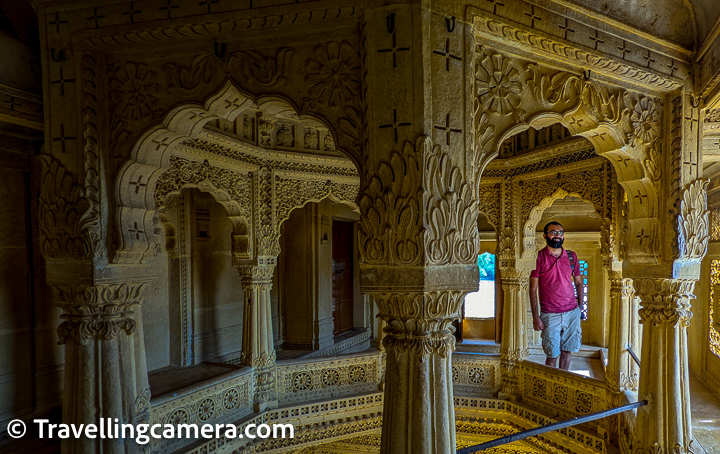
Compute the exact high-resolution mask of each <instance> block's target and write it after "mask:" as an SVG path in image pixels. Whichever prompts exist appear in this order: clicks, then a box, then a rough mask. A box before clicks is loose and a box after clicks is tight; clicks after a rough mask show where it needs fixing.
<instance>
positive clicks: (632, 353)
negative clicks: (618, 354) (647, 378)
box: [627, 345, 640, 367]
mask: <svg viewBox="0 0 720 454" xmlns="http://www.w3.org/2000/svg"><path fill="white" fill-rule="evenodd" d="M627 351H628V353H630V356H632V359H633V360H634V361H635V364H637V365H638V367H640V358H638V357H637V355H636V354H635V352H634V351H633V349H632V348H630V346H629V345H628V348H627Z"/></svg>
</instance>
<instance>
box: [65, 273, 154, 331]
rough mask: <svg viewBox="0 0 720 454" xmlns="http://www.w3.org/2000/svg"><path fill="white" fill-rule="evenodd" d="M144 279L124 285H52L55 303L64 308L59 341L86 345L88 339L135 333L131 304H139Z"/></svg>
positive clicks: (144, 284) (143, 287) (135, 323)
mask: <svg viewBox="0 0 720 454" xmlns="http://www.w3.org/2000/svg"><path fill="white" fill-rule="evenodd" d="M146 285H147V284H146V283H144V282H136V283H123V284H84V283H69V284H51V287H52V288H53V290H54V292H55V295H56V299H57V302H56V305H57V306H59V307H61V308H62V309H63V315H61V318H62V319H63V322H62V323H61V324H60V326H58V329H57V332H58V337H59V338H60V340H59V342H58V343H60V344H64V343H66V342H67V341H69V340H70V341H74V342H75V343H78V344H85V343H86V342H87V341H88V340H89V339H90V338H94V337H97V338H99V339H102V340H110V339H114V338H115V337H116V336H117V335H118V334H119V333H120V332H121V331H124V332H125V334H128V335H130V334H132V333H134V332H135V328H136V325H137V322H136V321H135V319H134V317H133V316H134V312H133V310H132V309H133V306H136V305H140V304H141V303H142V299H143V291H144V289H145V286H146Z"/></svg>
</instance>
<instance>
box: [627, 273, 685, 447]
mask: <svg viewBox="0 0 720 454" xmlns="http://www.w3.org/2000/svg"><path fill="white" fill-rule="evenodd" d="M634 283H635V291H636V293H637V295H638V296H639V297H640V301H641V305H642V307H641V309H640V321H641V323H642V325H643V346H642V362H641V364H640V391H639V395H638V399H639V400H647V401H648V405H647V406H645V407H642V408H640V409H638V415H637V426H636V435H637V437H638V438H639V440H638V441H637V443H638V445H639V446H635V447H634V449H635V450H638V452H643V453H646V452H650V453H659V452H662V453H670V452H672V453H689V452H691V451H690V449H691V443H692V425H691V421H690V391H689V376H688V364H687V327H688V325H689V324H690V319H691V318H692V313H691V312H690V298H694V296H693V295H692V291H693V288H694V286H695V281H694V280H691V279H661V278H641V279H634ZM640 450H641V451H640Z"/></svg>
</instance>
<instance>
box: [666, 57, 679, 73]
mask: <svg viewBox="0 0 720 454" xmlns="http://www.w3.org/2000/svg"><path fill="white" fill-rule="evenodd" d="M665 66H667V67H668V68H670V75H671V76H672V75H673V73H674V72H675V71H677V70H678V69H680V68H678V67H677V66H675V60H673V59H670V64H669V65H665Z"/></svg>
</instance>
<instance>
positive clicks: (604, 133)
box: [580, 120, 607, 142]
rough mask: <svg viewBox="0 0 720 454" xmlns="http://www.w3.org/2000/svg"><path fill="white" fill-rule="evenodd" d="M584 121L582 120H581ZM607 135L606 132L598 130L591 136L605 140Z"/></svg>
mask: <svg viewBox="0 0 720 454" xmlns="http://www.w3.org/2000/svg"><path fill="white" fill-rule="evenodd" d="M580 121H582V120H580ZM606 135H607V133H606V132H596V133H593V135H592V136H590V138H591V139H600V141H601V142H605V136H606Z"/></svg>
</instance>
